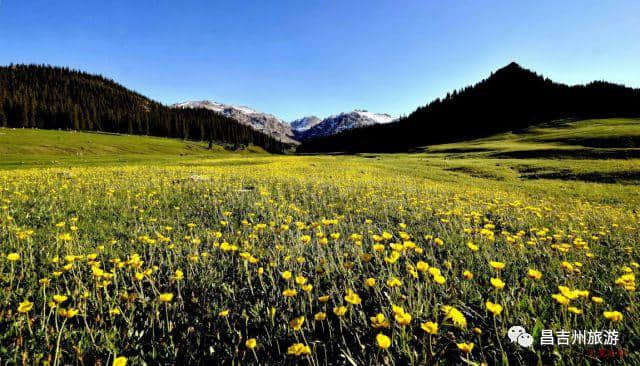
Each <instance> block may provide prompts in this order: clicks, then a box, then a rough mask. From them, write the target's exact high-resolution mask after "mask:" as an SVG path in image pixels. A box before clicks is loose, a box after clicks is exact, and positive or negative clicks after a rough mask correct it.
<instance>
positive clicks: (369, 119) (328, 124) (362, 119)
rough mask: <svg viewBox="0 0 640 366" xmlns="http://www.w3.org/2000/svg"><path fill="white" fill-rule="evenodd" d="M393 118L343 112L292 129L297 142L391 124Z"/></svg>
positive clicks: (355, 111)
mask: <svg viewBox="0 0 640 366" xmlns="http://www.w3.org/2000/svg"><path fill="white" fill-rule="evenodd" d="M393 121H394V118H393V117H391V116H390V115H388V114H381V113H373V112H369V111H366V110H362V109H356V110H354V111H352V112H344V113H340V114H337V115H333V116H330V117H327V118H325V119H324V120H322V122H319V123H315V124H314V125H313V126H311V127H309V128H307V129H304V130H303V129H296V128H294V132H295V137H296V139H297V140H300V141H304V140H310V139H313V138H317V137H324V136H330V135H335V134H337V133H340V132H342V131H345V130H349V129H352V128H359V127H365V126H371V125H375V124H380V123H390V122H393Z"/></svg>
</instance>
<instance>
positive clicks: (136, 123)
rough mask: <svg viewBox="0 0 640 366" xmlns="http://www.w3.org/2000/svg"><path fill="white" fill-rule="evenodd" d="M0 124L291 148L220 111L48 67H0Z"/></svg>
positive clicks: (104, 79)
mask: <svg viewBox="0 0 640 366" xmlns="http://www.w3.org/2000/svg"><path fill="white" fill-rule="evenodd" d="M0 126H2V127H16V128H41V129H63V130H81V131H102V132H111V133H123V134H131V135H149V136H158V137H174V138H181V139H188V140H194V141H210V142H220V143H227V144H233V145H235V146H240V145H248V144H254V145H257V146H261V147H263V148H264V149H266V150H267V151H271V152H282V151H284V150H285V149H287V148H288V147H289V146H288V145H286V144H284V143H282V142H280V141H278V140H276V139H274V138H272V137H271V136H268V135H266V134H264V133H262V132H259V131H255V130H254V129H252V128H251V127H249V126H245V125H242V124H240V123H239V122H237V121H236V120H234V119H231V118H228V117H226V116H223V115H221V114H218V113H216V112H213V111H210V110H206V109H178V108H169V107H166V106H164V105H162V104H160V103H157V102H154V101H152V100H150V99H148V98H146V97H144V96H142V95H140V94H138V93H135V92H133V91H131V90H128V89H126V88H124V87H123V86H121V85H119V84H117V83H115V82H114V81H112V80H109V79H106V78H104V77H101V76H96V75H90V74H88V73H85V72H79V71H75V70H70V69H68V68H59V67H51V66H44V65H42V66H41V65H10V66H8V67H0Z"/></svg>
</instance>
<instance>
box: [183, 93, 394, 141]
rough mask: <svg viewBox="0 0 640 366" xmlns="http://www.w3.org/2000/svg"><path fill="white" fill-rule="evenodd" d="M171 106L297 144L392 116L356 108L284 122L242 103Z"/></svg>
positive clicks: (199, 102) (380, 121) (202, 103)
mask: <svg viewBox="0 0 640 366" xmlns="http://www.w3.org/2000/svg"><path fill="white" fill-rule="evenodd" d="M171 107H173V108H180V109H185V108H188V109H199V108H204V109H208V110H211V111H214V112H218V113H221V114H223V115H224V116H226V117H229V118H233V119H235V120H236V121H238V122H240V123H242V124H244V125H246V126H250V127H252V128H253V129H255V130H256V131H260V132H263V133H266V134H268V135H270V136H272V137H274V138H276V139H278V140H280V141H282V142H285V143H292V144H297V143H299V142H304V141H307V140H310V139H314V138H319V137H326V136H331V135H334V134H337V133H340V132H342V131H346V130H349V129H352V128H360V127H365V126H372V125H376V124H383V123H389V122H392V121H393V120H394V119H393V117H391V116H390V115H388V114H381V113H372V112H368V111H366V110H359V109H356V110H354V111H352V112H344V113H340V114H337V115H334V116H330V117H327V118H325V119H320V118H318V117H316V116H309V117H303V118H301V119H298V120H295V121H292V122H291V123H286V122H284V121H283V120H281V119H279V118H277V117H275V116H273V115H271V114H267V113H263V112H258V111H256V110H254V109H252V108H249V107H245V106H234V105H229V104H223V103H219V102H215V101H209V100H201V101H187V102H182V103H176V104H173V105H172V106H171Z"/></svg>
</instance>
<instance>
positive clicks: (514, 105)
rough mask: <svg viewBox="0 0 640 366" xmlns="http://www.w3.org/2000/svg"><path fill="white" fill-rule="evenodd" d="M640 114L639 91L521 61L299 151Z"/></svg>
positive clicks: (393, 147) (400, 143)
mask: <svg viewBox="0 0 640 366" xmlns="http://www.w3.org/2000/svg"><path fill="white" fill-rule="evenodd" d="M637 116H640V89H631V88H627V87H624V86H621V85H616V84H611V83H607V82H599V81H598V82H592V83H590V84H587V85H577V86H567V85H564V84H558V83H554V82H553V81H551V80H549V79H545V78H543V77H542V76H539V75H537V74H535V73H533V72H531V71H529V70H526V69H523V68H522V67H520V66H519V65H518V64H516V63H511V64H509V65H507V66H506V67H504V68H502V69H500V70H498V71H496V72H495V73H493V74H492V75H491V76H490V77H489V78H487V79H485V80H483V81H481V82H479V83H478V84H476V85H473V86H468V87H466V88H464V89H462V90H459V91H454V92H453V93H450V94H447V96H446V97H445V98H443V99H436V100H434V101H433V102H431V103H429V104H428V105H426V106H424V107H420V108H418V109H417V110H416V111H414V112H413V113H411V114H410V115H409V116H408V117H406V118H403V119H401V120H400V121H399V122H396V123H390V124H385V125H374V126H370V127H364V128H359V129H354V130H349V131H345V132H343V133H340V134H338V135H334V136H330V137H326V138H319V139H315V140H312V141H309V142H307V143H305V144H303V145H302V146H300V147H299V148H298V151H299V152H329V151H342V152H385V151H387V152H391V151H410V150H411V149H413V148H415V147H418V146H424V145H429V144H437V143H443V142H451V141H456V140H464V139H469V138H477V137H484V136H488V135H491V134H494V133H498V132H506V131H514V130H519V129H522V128H526V127H528V126H531V125H535V124H539V123H544V122H548V121H552V120H555V119H563V118H573V117H575V118H599V117H637Z"/></svg>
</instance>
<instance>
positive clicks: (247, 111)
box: [171, 100, 298, 144]
mask: <svg viewBox="0 0 640 366" xmlns="http://www.w3.org/2000/svg"><path fill="white" fill-rule="evenodd" d="M171 107H173V108H179V109H199V108H203V109H208V110H211V111H214V112H218V113H220V114H223V115H225V116H226V117H229V118H233V119H234V120H236V121H238V122H240V123H242V124H243V125H246V126H249V127H251V128H253V129H255V130H256V131H260V132H263V133H266V134H268V135H270V136H272V137H274V138H276V139H278V140H280V141H282V142H285V143H291V144H297V143H298V141H296V140H295V139H294V133H293V130H292V129H291V125H289V124H288V123H285V122H284V121H283V120H281V119H279V118H277V117H275V116H273V115H271V114H267V113H262V112H258V111H256V110H253V109H251V108H249V107H245V106H233V105H229V104H222V103H218V102H214V101H209V100H202V101H188V102H183V103H176V104H173V105H172V106H171Z"/></svg>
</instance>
